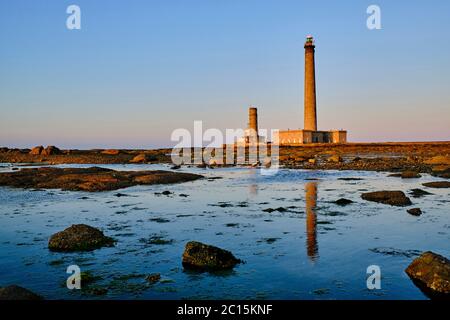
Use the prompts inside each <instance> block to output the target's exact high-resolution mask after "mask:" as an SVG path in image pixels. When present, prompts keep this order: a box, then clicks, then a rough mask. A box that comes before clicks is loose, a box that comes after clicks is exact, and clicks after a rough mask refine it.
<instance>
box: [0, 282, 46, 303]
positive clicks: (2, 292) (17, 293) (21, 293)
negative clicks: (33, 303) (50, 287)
mask: <svg viewBox="0 0 450 320" xmlns="http://www.w3.org/2000/svg"><path fill="white" fill-rule="evenodd" d="M0 300H43V298H42V297H41V296H39V295H37V294H35V293H34V292H31V291H30V290H28V289H25V288H22V287H19V286H16V285H12V286H8V287H3V288H0Z"/></svg>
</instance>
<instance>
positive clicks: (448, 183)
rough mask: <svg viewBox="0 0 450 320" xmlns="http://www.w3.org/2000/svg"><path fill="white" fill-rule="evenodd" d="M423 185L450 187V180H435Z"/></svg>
mask: <svg viewBox="0 0 450 320" xmlns="http://www.w3.org/2000/svg"><path fill="white" fill-rule="evenodd" d="M422 185H423V186H425V187H428V188H450V181H434V182H426V183H422Z"/></svg>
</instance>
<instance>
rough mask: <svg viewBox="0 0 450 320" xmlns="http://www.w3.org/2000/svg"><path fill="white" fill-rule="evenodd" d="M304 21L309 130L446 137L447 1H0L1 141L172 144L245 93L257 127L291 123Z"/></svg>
mask: <svg viewBox="0 0 450 320" xmlns="http://www.w3.org/2000/svg"><path fill="white" fill-rule="evenodd" d="M70 4H77V5H79V6H80V7H81V12H82V17H81V18H82V24H81V27H82V29H81V30H68V29H67V28H66V19H67V16H68V15H67V14H66V8H67V6H68V5H70ZM370 4H377V5H379V6H380V7H381V14H382V16H381V18H382V30H372V31H371V30H368V29H367V27H366V19H367V17H368V15H367V14H366V9H367V7H368V6H369V5H370ZM307 34H312V35H314V37H315V39H316V81H317V94H318V97H317V102H318V105H317V107H318V125H319V129H323V130H327V129H340V128H345V129H347V130H348V132H349V134H348V138H349V141H353V142H357V141H426V140H450V1H447V0H434V1H411V0H409V1H406V0H404V1H378V0H370V1H364V0H359V1H356V0H355V1H325V0H323V1H299V0H295V1H294V0H293V1H284V0H179V1H175V0H139V1H138V0H128V1H125V0H108V1H107V0H71V1H65V0H45V1H44V0H27V1H25V0H14V1H10V0H0V146H9V147H31V146H34V145H40V144H43V145H56V146H59V147H63V148H93V147H100V148H111V147H114V148H153V147H163V146H172V145H173V144H174V143H173V142H170V135H171V133H172V130H173V129H176V128H187V129H192V127H193V121H194V120H203V121H204V127H205V128H219V129H225V128H242V127H245V126H246V124H247V108H248V106H249V105H254V106H256V107H258V111H259V124H260V127H262V128H268V129H271V128H279V129H287V128H290V129H294V128H301V127H303V68H304V49H303V44H304V39H305V36H306V35H307Z"/></svg>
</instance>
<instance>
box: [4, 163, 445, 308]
mask: <svg viewBox="0 0 450 320" xmlns="http://www.w3.org/2000/svg"><path fill="white" fill-rule="evenodd" d="M101 166H102V167H107V168H111V169H115V170H144V169H166V170H168V168H169V167H168V166H164V165H101ZM61 167H87V165H64V166H61ZM11 169H12V166H8V165H3V166H2V167H1V168H0V171H9V170H11ZM181 171H185V172H193V173H200V174H203V175H205V176H206V177H207V178H206V179H202V180H198V181H194V182H188V183H182V184H175V185H156V186H137V187H131V188H127V189H122V190H117V191H112V192H101V193H86V192H66V191H60V190H22V189H12V188H5V187H0V203H1V206H0V286H6V285H9V284H17V285H20V286H23V287H25V288H28V289H30V290H32V291H34V292H36V293H38V294H40V295H42V296H44V297H45V298H46V299H427V297H426V296H425V295H424V294H423V293H422V292H421V291H420V290H419V289H418V288H417V287H416V286H415V285H414V284H413V283H412V281H411V280H410V279H409V278H408V276H407V275H406V273H405V272H404V269H405V268H406V267H407V266H408V264H409V263H410V262H411V261H412V260H413V259H414V258H415V257H417V256H418V255H419V254H420V253H421V252H423V251H427V250H431V251H434V252H436V253H439V254H441V255H443V256H446V257H450V246H449V243H450V242H449V240H450V200H449V191H448V189H429V188H426V187H423V186H422V185H421V184H422V183H423V182H428V181H436V180H439V179H436V178H434V177H430V176H428V175H424V176H423V177H422V178H420V179H400V178H393V177H387V175H388V173H376V172H360V171H305V170H288V169H280V170H279V171H278V172H277V173H276V174H275V175H269V176H265V175H261V173H260V171H259V170H258V169H253V168H252V169H249V168H223V169H213V170H212V169H206V170H205V169H198V168H182V169H181ZM342 178H360V180H348V179H347V180H342ZM414 188H421V189H423V190H426V191H429V192H431V193H432V194H431V195H426V196H424V197H421V198H413V197H411V196H410V197H411V200H412V202H413V206H410V207H409V208H412V207H420V208H421V209H422V211H423V214H422V216H420V217H415V216H412V215H410V214H408V213H407V212H406V209H407V208H400V207H391V206H388V205H383V204H377V203H373V202H367V201H364V200H362V199H361V193H363V192H366V191H376V190H402V191H404V192H405V193H408V191H409V190H411V189H414ZM166 190H168V191H170V192H171V194H169V195H163V194H161V193H162V192H163V191H166ZM339 198H346V199H350V200H352V201H354V203H352V204H350V205H347V206H339V205H337V204H335V203H333V201H335V200H337V199H339ZM80 223H85V224H88V225H91V226H94V227H97V228H100V229H102V230H103V231H104V233H105V234H106V235H108V236H111V237H114V238H115V239H116V240H117V244H116V246H115V247H112V248H103V249H99V250H95V251H92V252H87V253H55V252H50V251H49V250H48V249H47V243H48V239H49V237H50V236H51V235H52V234H53V233H55V232H58V231H61V230H63V229H65V228H67V227H69V226H70V225H72V224H80ZM191 240H196V241H201V242H204V243H207V244H212V245H216V246H218V247H221V248H224V249H228V250H230V251H232V252H233V254H234V255H235V256H236V257H237V258H239V259H242V260H244V261H245V263H244V264H240V265H238V266H237V267H236V268H234V270H232V271H228V272H220V273H198V272H192V271H186V270H184V269H183V267H182V265H181V256H182V253H183V250H184V246H185V244H186V243H187V242H188V241H191ZM70 265H78V266H79V267H80V268H81V271H82V272H88V273H89V274H91V275H92V276H93V277H94V279H93V282H92V283H90V284H89V285H88V286H87V285H83V289H82V290H69V289H67V287H66V279H67V278H68V277H69V276H70V275H69V274H67V273H66V270H67V267H68V266H70ZM370 265H377V266H379V267H380V269H381V275H382V279H381V289H379V290H369V289H367V285H366V279H367V276H368V274H367V273H366V271H367V268H368V267H369V266H370ZM153 273H160V274H161V280H160V281H159V282H157V283H155V284H150V283H148V282H147V281H146V280H145V278H146V276H147V275H149V274H153ZM105 289H106V290H105Z"/></svg>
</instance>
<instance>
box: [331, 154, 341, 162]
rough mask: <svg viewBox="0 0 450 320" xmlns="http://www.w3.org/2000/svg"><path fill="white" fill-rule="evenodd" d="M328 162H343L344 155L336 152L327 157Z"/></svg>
mask: <svg viewBox="0 0 450 320" xmlns="http://www.w3.org/2000/svg"><path fill="white" fill-rule="evenodd" d="M327 161H328V162H334V163H339V162H342V157H341V156H340V155H338V154H334V155H332V156H330V157H329V158H328V159H327Z"/></svg>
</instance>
